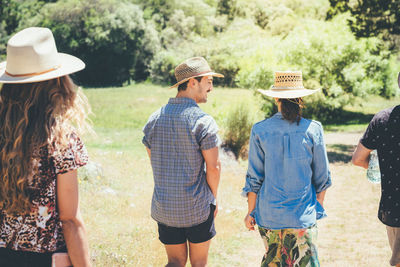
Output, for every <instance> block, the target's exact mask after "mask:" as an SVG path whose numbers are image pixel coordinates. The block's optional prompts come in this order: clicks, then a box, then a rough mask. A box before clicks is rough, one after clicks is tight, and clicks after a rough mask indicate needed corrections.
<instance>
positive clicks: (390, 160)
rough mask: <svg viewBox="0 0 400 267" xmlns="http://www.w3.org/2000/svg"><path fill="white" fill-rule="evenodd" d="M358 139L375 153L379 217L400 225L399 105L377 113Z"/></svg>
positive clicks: (391, 223) (386, 222)
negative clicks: (379, 181)
mask: <svg viewBox="0 0 400 267" xmlns="http://www.w3.org/2000/svg"><path fill="white" fill-rule="evenodd" d="M360 142H361V144H363V145H364V146H365V147H366V148H368V149H376V150H377V152H378V158H379V168H380V171H381V189H382V195H381V201H380V203H379V211H378V218H379V219H380V220H381V221H382V223H384V224H386V225H388V226H392V227H400V105H399V106H396V107H394V108H389V109H385V110H382V111H380V112H379V113H377V114H376V115H375V116H374V118H373V119H372V120H371V122H370V123H369V125H368V128H367V130H366V131H365V133H364V136H363V137H362V139H361V140H360Z"/></svg>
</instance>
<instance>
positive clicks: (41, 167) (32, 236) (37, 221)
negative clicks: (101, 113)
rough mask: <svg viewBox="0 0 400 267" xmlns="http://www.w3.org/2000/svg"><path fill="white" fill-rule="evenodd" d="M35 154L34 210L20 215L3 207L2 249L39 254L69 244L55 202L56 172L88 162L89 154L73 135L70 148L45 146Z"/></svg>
mask: <svg viewBox="0 0 400 267" xmlns="http://www.w3.org/2000/svg"><path fill="white" fill-rule="evenodd" d="M53 150H54V149H53ZM33 157H34V159H35V160H34V164H38V166H37V167H38V168H37V170H38V173H36V174H35V175H34V177H33V178H32V181H31V186H32V188H34V189H32V193H31V194H32V204H33V206H32V210H31V212H30V214H28V215H17V216H12V215H9V214H7V213H6V212H5V211H3V210H0V248H1V247H3V248H9V249H12V250H18V251H31V252H39V253H45V252H54V251H58V250H62V249H64V248H65V247H66V245H65V240H64V235H63V232H62V224H61V221H60V219H59V213H58V208H57V202H56V200H57V198H56V179H57V174H62V173H66V172H68V171H71V170H74V169H77V168H79V167H81V166H84V165H86V163H87V162H88V154H87V151H86V148H85V146H84V144H83V142H82V141H81V140H80V138H79V137H78V136H77V135H75V134H71V136H70V143H69V147H68V149H64V150H61V151H59V150H54V151H51V150H50V149H49V148H48V147H47V146H46V147H42V148H40V149H39V150H38V151H36V152H35V153H34V156H33Z"/></svg>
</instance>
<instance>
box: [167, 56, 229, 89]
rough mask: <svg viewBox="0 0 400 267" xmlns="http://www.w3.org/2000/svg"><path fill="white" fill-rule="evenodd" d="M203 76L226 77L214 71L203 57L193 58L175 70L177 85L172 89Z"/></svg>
mask: <svg viewBox="0 0 400 267" xmlns="http://www.w3.org/2000/svg"><path fill="white" fill-rule="evenodd" d="M202 76H214V77H220V78H223V77H224V75H222V74H220V73H216V72H214V71H212V70H211V68H210V66H209V65H208V63H207V61H206V60H205V59H204V58H203V57H192V58H189V59H187V60H185V61H184V62H182V63H181V64H179V65H178V66H177V67H176V68H175V78H176V81H177V83H176V84H174V85H172V86H171V87H170V88H173V87H177V86H179V85H180V84H181V83H184V82H186V81H189V80H190V79H191V78H195V77H202Z"/></svg>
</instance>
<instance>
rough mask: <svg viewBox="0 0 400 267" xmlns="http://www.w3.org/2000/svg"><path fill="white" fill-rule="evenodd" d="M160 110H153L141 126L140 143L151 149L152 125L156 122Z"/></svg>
mask: <svg viewBox="0 0 400 267" xmlns="http://www.w3.org/2000/svg"><path fill="white" fill-rule="evenodd" d="M160 111H161V109H160V110H157V111H156V112H154V113H153V114H152V115H151V116H150V118H149V120H148V121H147V123H146V125H145V126H144V127H143V134H144V136H143V138H142V143H143V144H144V145H145V146H146V147H147V148H148V149H151V140H152V138H153V132H154V126H155V124H156V122H157V119H158V117H159V116H160Z"/></svg>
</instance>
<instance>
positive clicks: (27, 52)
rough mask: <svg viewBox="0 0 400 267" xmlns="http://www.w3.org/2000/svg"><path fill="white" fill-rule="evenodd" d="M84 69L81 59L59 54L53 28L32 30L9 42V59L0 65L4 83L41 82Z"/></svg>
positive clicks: (32, 28) (1, 77)
mask: <svg viewBox="0 0 400 267" xmlns="http://www.w3.org/2000/svg"><path fill="white" fill-rule="evenodd" d="M84 68H85V63H83V61H82V60H80V59H79V58H77V57H74V56H72V55H68V54H64V53H59V52H58V51H57V48H56V43H55V41H54V37H53V33H52V32H51V31H50V30H49V29H47V28H39V27H31V28H26V29H24V30H22V31H20V32H18V33H16V34H15V35H14V36H12V37H11V38H10V40H9V41H8V43H7V59H6V61H4V62H1V63H0V83H33V82H41V81H46V80H51V79H54V78H57V77H61V76H65V75H68V74H71V73H74V72H77V71H80V70H82V69H84Z"/></svg>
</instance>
